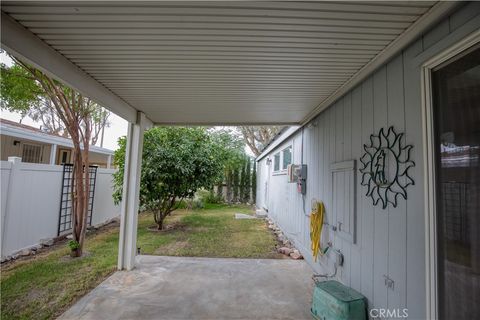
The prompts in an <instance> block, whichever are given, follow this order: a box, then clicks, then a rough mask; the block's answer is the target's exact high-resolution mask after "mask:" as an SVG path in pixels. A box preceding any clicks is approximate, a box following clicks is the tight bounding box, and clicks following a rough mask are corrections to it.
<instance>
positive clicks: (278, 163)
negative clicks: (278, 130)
mask: <svg viewBox="0 0 480 320" xmlns="http://www.w3.org/2000/svg"><path fill="white" fill-rule="evenodd" d="M291 163H292V146H288V147H286V148H285V149H283V150H282V151H279V152H277V153H276V154H275V155H274V156H273V172H274V173H279V172H285V171H287V167H288V165H289V164H291Z"/></svg>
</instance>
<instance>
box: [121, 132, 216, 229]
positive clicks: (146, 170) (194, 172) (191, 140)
mask: <svg viewBox="0 0 480 320" xmlns="http://www.w3.org/2000/svg"><path fill="white" fill-rule="evenodd" d="M119 145H120V148H119V149H118V150H116V151H115V154H114V162H115V164H116V165H117V166H118V169H119V170H118V171H117V172H116V173H115V174H114V190H115V192H114V199H115V201H116V202H119V201H120V200H121V197H122V188H123V169H124V159H125V147H126V141H125V138H120V139H119ZM222 165H223V159H222V157H221V153H220V152H219V150H218V145H217V144H216V140H215V138H214V137H213V136H212V134H210V133H209V132H208V131H207V130H206V129H204V128H185V127H155V128H153V129H150V130H148V131H146V132H145V137H144V145H143V160H142V176H141V181H140V205H141V206H142V207H143V208H145V209H146V210H148V211H151V212H152V213H153V217H154V219H155V223H156V224H157V227H158V229H159V230H161V229H162V228H163V222H164V220H165V218H166V217H167V216H168V215H170V214H171V213H172V212H173V211H174V210H175V209H177V208H178V205H179V204H180V203H181V201H182V200H183V199H185V198H192V197H193V196H194V194H195V192H196V191H197V190H198V189H200V188H205V189H208V188H209V187H211V186H212V185H214V183H215V182H216V181H218V179H219V175H221V171H222Z"/></svg>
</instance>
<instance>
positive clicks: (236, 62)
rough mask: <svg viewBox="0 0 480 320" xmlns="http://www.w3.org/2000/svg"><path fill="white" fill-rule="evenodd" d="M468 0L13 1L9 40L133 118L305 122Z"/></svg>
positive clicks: (4, 39)
mask: <svg viewBox="0 0 480 320" xmlns="http://www.w3.org/2000/svg"><path fill="white" fill-rule="evenodd" d="M457 5H458V2H413V1H405V2H388V1H385V2H368V3H365V2H342V1H340V2H282V1H278V2H275V1H272V2H255V1H245V2H243V1H216V2H215V1H213V2H207V1H176V2H175V1H147V2H134V1H109V2H97V1H84V2H79V1H57V2H23V1H19V2H15V1H3V2H2V3H1V9H2V21H1V23H2V30H1V43H2V47H3V48H5V49H6V50H7V51H8V52H10V53H12V54H14V55H16V56H17V57H19V58H21V59H24V60H26V61H27V62H29V63H31V64H33V65H35V66H37V67H38V68H40V69H42V70H44V71H45V72H47V73H48V74H50V75H51V76H54V77H56V78H57V79H59V80H61V81H64V82H65V83H67V84H68V85H70V86H72V87H73V88H76V89H77V90H79V91H80V92H82V93H84V94H85V95H88V96H90V97H91V98H92V99H94V100H96V101H97V102H99V103H100V104H102V105H104V106H105V107H107V108H109V109H110V110H111V111H113V112H115V113H116V114H118V115H120V116H122V117H124V118H125V119H127V120H129V121H131V122H134V121H136V119H137V112H138V111H141V112H143V113H144V114H145V115H146V117H147V118H148V119H149V120H151V121H152V122H153V123H155V124H191V125H195V124H196V125H235V124H250V125H254V124H286V125H299V124H305V123H306V122H308V121H309V120H310V119H312V118H313V117H315V116H316V115H317V114H318V113H319V112H321V111H322V110H324V109H325V108H326V107H328V105H330V104H331V103H333V102H334V101H335V100H336V99H338V98H340V97H341V96H342V95H343V94H345V92H347V91H348V90H350V89H351V88H353V87H354V86H355V85H356V84H358V83H359V82H360V81H361V80H362V79H363V78H365V77H366V76H367V75H368V74H370V73H371V72H373V71H374V70H375V69H376V68H377V67H379V66H380V65H382V64H383V63H385V62H386V61H387V60H389V59H390V58H392V57H393V56H394V55H395V54H397V53H398V52H399V51H400V50H401V49H402V48H404V47H405V46H406V45H408V43H409V42H411V41H412V40H413V39H415V38H416V37H418V36H419V35H421V34H422V32H424V31H425V30H426V29H428V28H429V27H431V26H432V25H433V24H435V23H436V22H437V21H439V19H441V18H443V17H444V16H445V15H446V14H448V13H449V12H451V11H452V10H453V8H454V7H455V6H457Z"/></svg>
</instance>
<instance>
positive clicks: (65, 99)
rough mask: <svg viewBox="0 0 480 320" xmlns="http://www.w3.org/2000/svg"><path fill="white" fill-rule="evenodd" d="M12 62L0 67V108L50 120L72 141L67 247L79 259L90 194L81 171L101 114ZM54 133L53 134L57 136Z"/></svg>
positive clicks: (71, 92)
mask: <svg viewBox="0 0 480 320" xmlns="http://www.w3.org/2000/svg"><path fill="white" fill-rule="evenodd" d="M12 60H13V61H14V64H13V65H12V66H10V67H8V66H6V65H5V64H1V65H0V68H1V73H2V81H1V82H0V89H1V99H0V107H1V108H2V109H7V110H9V111H14V112H19V113H20V114H22V115H23V116H25V115H28V114H30V113H32V112H34V113H36V114H37V116H38V117H43V116H45V117H47V118H49V117H50V118H51V117H54V118H55V119H56V120H55V121H54V123H55V124H56V125H58V126H59V127H60V128H61V130H63V131H65V132H66V133H65V134H64V135H66V136H69V137H70V138H71V140H72V143H73V165H74V167H73V168H74V169H73V177H74V188H72V191H71V192H72V198H73V203H72V236H73V239H72V244H71V245H70V248H71V250H72V256H76V257H79V256H81V255H82V252H83V245H84V241H85V233H86V230H87V216H88V207H89V194H90V185H89V183H88V181H89V180H90V177H89V170H84V168H85V167H87V168H88V165H89V148H90V144H91V142H92V140H94V139H96V138H95V137H96V133H95V130H96V129H95V128H96V121H97V119H98V115H99V114H100V113H102V114H105V113H104V112H103V111H101V108H100V107H99V106H98V105H97V104H96V103H95V102H94V101H92V100H91V99H89V98H87V97H84V96H83V95H82V94H81V93H79V92H77V91H75V90H73V89H71V88H69V87H68V86H65V85H64V84H63V83H61V82H59V81H57V80H55V79H53V78H51V77H49V76H48V75H46V74H44V73H43V72H41V71H40V70H37V69H35V68H34V67H32V66H30V65H28V64H26V63H24V62H22V61H20V60H17V59H15V58H14V57H12ZM99 110H100V111H99ZM47 129H48V128H47ZM56 130H57V129H55V130H53V132H54V133H58V132H56ZM97 136H98V134H97Z"/></svg>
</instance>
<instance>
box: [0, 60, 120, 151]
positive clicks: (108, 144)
mask: <svg viewBox="0 0 480 320" xmlns="http://www.w3.org/2000/svg"><path fill="white" fill-rule="evenodd" d="M0 62H1V63H4V64H6V65H8V66H10V65H11V64H12V60H11V59H10V58H9V57H8V56H7V55H6V54H5V53H4V52H2V53H0ZM0 116H1V117H2V118H4V119H7V120H11V121H15V122H19V120H20V119H21V116H20V114H19V113H16V112H10V111H7V110H1V111H0ZM22 123H23V124H26V125H29V126H32V127H36V128H40V123H39V122H35V121H33V120H32V119H30V118H28V117H25V118H24V119H23V121H22ZM127 129H128V122H127V121H126V120H124V119H122V118H120V117H119V116H117V115H116V114H114V113H112V114H111V115H110V126H109V127H108V128H105V134H104V138H103V147H104V148H107V149H110V150H115V149H117V147H118V143H117V141H118V138H120V137H122V136H125V135H127ZM97 145H98V146H100V139H99V141H98V142H97Z"/></svg>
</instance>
